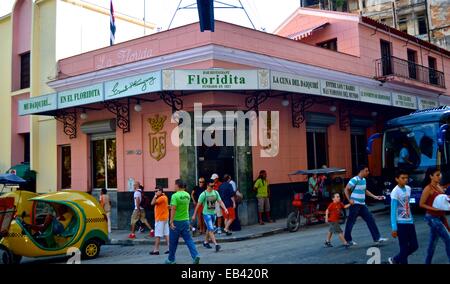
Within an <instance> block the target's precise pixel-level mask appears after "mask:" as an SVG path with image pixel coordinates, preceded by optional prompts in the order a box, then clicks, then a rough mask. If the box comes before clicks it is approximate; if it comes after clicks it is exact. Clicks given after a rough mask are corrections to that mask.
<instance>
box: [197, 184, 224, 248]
mask: <svg viewBox="0 0 450 284" xmlns="http://www.w3.org/2000/svg"><path fill="white" fill-rule="evenodd" d="M216 203H219V205H220V207H222V209H223V211H224V212H225V214H228V210H227V208H226V207H225V204H223V202H222V199H221V198H220V194H219V192H218V191H217V190H214V180H210V181H209V183H208V187H207V188H206V190H205V191H203V192H202V194H200V196H199V198H198V203H197V206H196V207H195V210H194V215H193V216H192V221H195V216H197V211H198V210H199V208H200V206H201V205H203V219H204V220H205V224H206V230H207V232H206V235H205V241H204V242H203V246H204V247H205V248H211V246H210V245H209V240H211V241H212V242H213V243H214V245H215V247H216V252H218V251H219V250H220V246H219V245H218V244H217V241H216V237H215V236H214V223H215V219H216Z"/></svg>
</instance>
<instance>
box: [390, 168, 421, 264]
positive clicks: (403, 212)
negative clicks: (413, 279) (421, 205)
mask: <svg viewBox="0 0 450 284" xmlns="http://www.w3.org/2000/svg"><path fill="white" fill-rule="evenodd" d="M395 181H396V182H397V186H396V187H395V188H394V189H393V190H392V192H391V227H392V237H394V238H397V237H398V243H399V245H400V252H399V253H398V254H397V255H396V256H394V257H390V258H389V259H388V261H389V263H390V264H408V256H410V255H411V254H412V253H413V252H415V251H416V250H417V249H418V248H419V245H418V243H417V235H416V228H415V226H414V220H413V216H412V214H411V207H410V206H409V197H410V196H411V188H410V187H409V186H407V185H406V184H407V183H408V173H407V172H405V171H403V170H399V171H398V172H397V173H396V174H395Z"/></svg>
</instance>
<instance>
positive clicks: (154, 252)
mask: <svg viewBox="0 0 450 284" xmlns="http://www.w3.org/2000/svg"><path fill="white" fill-rule="evenodd" d="M150 254H151V255H159V251H151V252H150Z"/></svg>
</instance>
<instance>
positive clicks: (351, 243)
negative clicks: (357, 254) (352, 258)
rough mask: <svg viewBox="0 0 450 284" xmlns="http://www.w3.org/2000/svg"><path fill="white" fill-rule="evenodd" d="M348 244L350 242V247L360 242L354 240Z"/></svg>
mask: <svg viewBox="0 0 450 284" xmlns="http://www.w3.org/2000/svg"><path fill="white" fill-rule="evenodd" d="M347 244H348V246H350V247H352V246H356V245H358V244H357V243H356V242H354V241H349V242H348V243H347Z"/></svg>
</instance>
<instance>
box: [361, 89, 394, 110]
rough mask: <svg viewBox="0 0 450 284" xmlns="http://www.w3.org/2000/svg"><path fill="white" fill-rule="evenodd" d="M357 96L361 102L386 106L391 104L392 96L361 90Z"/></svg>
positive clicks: (386, 93)
mask: <svg viewBox="0 0 450 284" xmlns="http://www.w3.org/2000/svg"><path fill="white" fill-rule="evenodd" d="M359 94H360V96H361V101H362V102H366V103H373V104H379V105H387V106H390V105H391V104H392V96H391V93H388V92H382V91H377V90H371V89H365V88H361V89H360V92H359Z"/></svg>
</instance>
